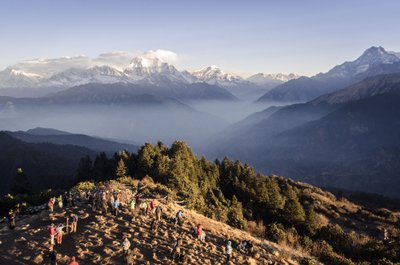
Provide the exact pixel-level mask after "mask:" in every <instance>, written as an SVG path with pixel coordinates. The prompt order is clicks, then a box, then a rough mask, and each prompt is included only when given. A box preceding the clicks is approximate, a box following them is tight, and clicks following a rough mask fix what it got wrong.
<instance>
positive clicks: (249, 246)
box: [247, 240, 254, 255]
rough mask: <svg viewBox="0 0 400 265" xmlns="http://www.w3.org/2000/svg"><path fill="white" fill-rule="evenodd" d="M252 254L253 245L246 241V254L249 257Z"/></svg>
mask: <svg viewBox="0 0 400 265" xmlns="http://www.w3.org/2000/svg"><path fill="white" fill-rule="evenodd" d="M253 252H254V245H253V242H252V241H250V240H249V241H247V254H249V255H251V254H253Z"/></svg>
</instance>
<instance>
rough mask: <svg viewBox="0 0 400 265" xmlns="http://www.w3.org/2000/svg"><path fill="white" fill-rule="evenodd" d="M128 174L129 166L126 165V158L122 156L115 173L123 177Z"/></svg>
mask: <svg viewBox="0 0 400 265" xmlns="http://www.w3.org/2000/svg"><path fill="white" fill-rule="evenodd" d="M126 174H127V168H126V165H125V161H124V159H123V158H122V157H121V158H120V159H119V161H118V165H117V169H116V171H115V175H117V177H119V178H122V177H126Z"/></svg>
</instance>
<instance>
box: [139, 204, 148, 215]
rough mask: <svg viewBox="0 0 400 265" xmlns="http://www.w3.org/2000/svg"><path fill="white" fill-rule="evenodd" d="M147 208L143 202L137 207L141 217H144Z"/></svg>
mask: <svg viewBox="0 0 400 265" xmlns="http://www.w3.org/2000/svg"><path fill="white" fill-rule="evenodd" d="M147 207H148V205H147V203H146V202H145V201H142V202H141V203H140V205H139V210H140V214H141V215H142V216H146V214H147Z"/></svg>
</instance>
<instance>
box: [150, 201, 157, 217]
mask: <svg viewBox="0 0 400 265" xmlns="http://www.w3.org/2000/svg"><path fill="white" fill-rule="evenodd" d="M155 208H156V204H155V202H154V200H151V202H150V215H153V213H154V211H155Z"/></svg>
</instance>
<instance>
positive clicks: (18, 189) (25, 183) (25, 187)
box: [11, 168, 32, 195]
mask: <svg viewBox="0 0 400 265" xmlns="http://www.w3.org/2000/svg"><path fill="white" fill-rule="evenodd" d="M11 192H12V193H13V194H14V195H16V194H30V193H31V192H32V186H31V183H30V182H29V180H28V178H27V177H26V175H25V173H24V171H23V170H22V168H17V171H16V175H15V178H14V184H13V187H12V188H11Z"/></svg>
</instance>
